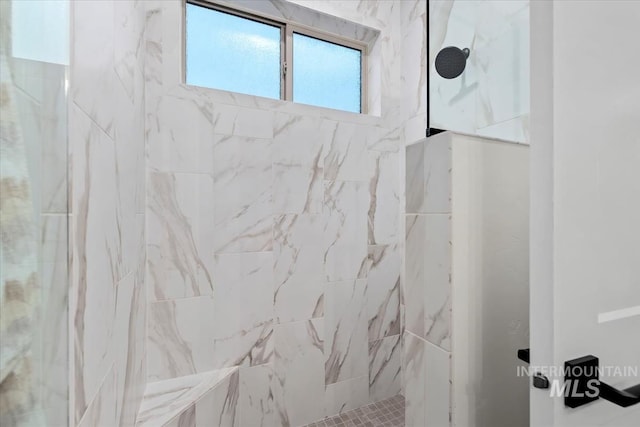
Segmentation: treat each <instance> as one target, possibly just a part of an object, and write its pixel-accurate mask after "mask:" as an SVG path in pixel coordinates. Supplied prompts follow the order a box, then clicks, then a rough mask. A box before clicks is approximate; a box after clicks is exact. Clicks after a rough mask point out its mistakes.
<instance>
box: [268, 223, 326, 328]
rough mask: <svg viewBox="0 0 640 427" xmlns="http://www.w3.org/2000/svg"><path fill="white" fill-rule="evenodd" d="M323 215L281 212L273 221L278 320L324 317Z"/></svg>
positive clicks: (275, 291)
mask: <svg viewBox="0 0 640 427" xmlns="http://www.w3.org/2000/svg"><path fill="white" fill-rule="evenodd" d="M322 232H323V221H322V216H321V215H307V214H300V215H282V216H279V217H276V219H275V225H274V247H273V269H274V276H275V277H274V278H275V287H274V300H273V302H274V310H275V319H276V321H277V322H278V323H284V322H293V321H299V320H307V319H312V318H317V317H322V316H323V314H324V303H323V299H324V275H323V271H324V270H323V265H324V258H323V249H322Z"/></svg>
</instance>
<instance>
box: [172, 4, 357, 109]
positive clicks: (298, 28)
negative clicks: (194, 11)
mask: <svg viewBox="0 0 640 427" xmlns="http://www.w3.org/2000/svg"><path fill="white" fill-rule="evenodd" d="M187 4H192V5H194V6H200V7H205V8H207V9H211V10H216V11H218V12H223V13H228V14H230V15H234V16H238V17H240V18H245V19H250V20H252V21H256V22H260V23H263V24H267V25H271V26H274V27H279V28H280V99H281V100H284V101H291V102H294V101H293V73H294V70H293V34H294V33H297V34H301V35H304V36H308V37H312V38H315V39H318V40H321V41H324V42H328V43H332V44H336V45H338V46H343V47H347V48H350V49H355V50H358V51H360V114H366V113H367V58H368V46H367V44H366V43H363V42H360V41H357V40H352V39H348V38H345V37H342V36H339V35H337V34H331V33H328V32H325V31H320V30H317V29H315V28H312V27H309V26H306V25H302V24H299V23H296V22H293V21H290V20H286V19H277V18H271V17H269V16H265V15H262V14H259V13H255V12H252V11H247V10H244V9H241V8H235V7H230V6H228V5H226V4H225V5H223V4H219V3H216V2H213V1H208V0H185V1H184V2H183V8H184V11H183V17H184V18H183V20H182V22H183V24H184V25H183V27H184V28H183V37H182V39H183V49H182V52H183V55H182V58H183V61H182V65H183V66H182V75H183V81H184V83H185V84H186V75H187V69H186V40H187V29H186V27H187V26H186V7H187ZM213 89H215V88H213ZM319 108H325V107H319ZM340 111H344V110H340Z"/></svg>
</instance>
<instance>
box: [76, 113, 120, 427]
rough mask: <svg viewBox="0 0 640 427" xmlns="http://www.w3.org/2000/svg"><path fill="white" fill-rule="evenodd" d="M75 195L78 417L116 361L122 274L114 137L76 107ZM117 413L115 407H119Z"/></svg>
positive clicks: (77, 418) (77, 417)
mask: <svg viewBox="0 0 640 427" xmlns="http://www.w3.org/2000/svg"><path fill="white" fill-rule="evenodd" d="M69 126H70V127H69V132H70V144H71V149H72V150H73V156H74V165H73V166H74V167H73V175H72V179H73V181H74V188H73V191H74V197H73V200H72V211H73V212H74V215H73V216H72V217H71V218H70V219H71V223H70V224H71V225H70V227H71V228H72V230H73V239H70V242H71V248H70V250H71V251H72V252H71V253H72V256H73V259H74V260H84V262H82V263H80V262H75V263H73V264H72V268H73V270H72V271H71V274H72V275H73V276H72V277H73V278H74V282H73V288H72V289H71V291H70V293H73V294H74V295H73V296H72V304H71V305H70V316H72V318H73V319H75V320H74V331H73V333H74V338H73V339H74V340H75V343H76V344H75V349H76V351H75V353H74V356H73V357H74V359H75V360H74V365H73V366H74V374H73V378H74V393H75V415H74V417H75V420H76V421H78V420H79V418H80V416H82V414H83V413H84V411H85V409H86V406H87V405H88V403H89V400H90V399H91V398H92V397H93V396H95V394H96V393H97V390H98V388H99V387H100V385H101V382H102V380H103V378H104V376H105V375H106V374H107V372H108V370H109V369H110V367H111V365H112V364H113V348H112V346H111V345H110V343H111V337H112V335H113V316H114V307H115V304H116V303H115V284H116V283H117V281H118V280H120V279H121V278H122V277H123V273H122V258H121V256H122V252H121V247H120V241H121V236H120V231H119V227H118V194H117V187H116V182H117V167H116V155H115V146H114V143H113V141H112V140H111V139H110V138H109V137H108V135H106V134H105V133H104V132H103V131H102V130H101V129H100V128H98V127H97V126H96V125H95V124H94V122H92V121H91V120H90V119H89V117H87V116H86V115H85V114H84V113H83V112H82V111H81V110H80V109H78V108H77V107H72V108H71V109H70V125H69ZM114 416H115V410H114Z"/></svg>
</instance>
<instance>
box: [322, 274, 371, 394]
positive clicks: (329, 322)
mask: <svg viewBox="0 0 640 427" xmlns="http://www.w3.org/2000/svg"><path fill="white" fill-rule="evenodd" d="M366 288H367V281H366V280H364V279H358V280H351V281H344V282H331V283H327V284H326V285H325V317H324V329H325V332H326V334H327V335H326V339H325V341H324V355H325V383H326V384H333V383H335V382H338V381H344V380H347V379H351V378H357V377H360V376H363V375H367V374H368V369H367V359H368V358H367V352H368V350H367V314H366V311H367V310H366V299H365V294H366Z"/></svg>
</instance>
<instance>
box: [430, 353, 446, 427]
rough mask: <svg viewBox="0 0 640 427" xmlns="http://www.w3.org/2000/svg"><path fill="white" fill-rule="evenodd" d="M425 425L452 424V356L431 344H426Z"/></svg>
mask: <svg viewBox="0 0 640 427" xmlns="http://www.w3.org/2000/svg"><path fill="white" fill-rule="evenodd" d="M424 345H425V352H424V359H425V369H424V372H425V376H424V379H425V381H424V382H425V385H424V387H425V391H424V409H425V425H434V426H448V425H450V423H451V415H450V411H451V379H450V378H451V354H450V353H449V352H447V351H443V350H442V349H441V348H439V347H436V346H434V345H432V344H430V343H429V342H426V343H425V344H424Z"/></svg>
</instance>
